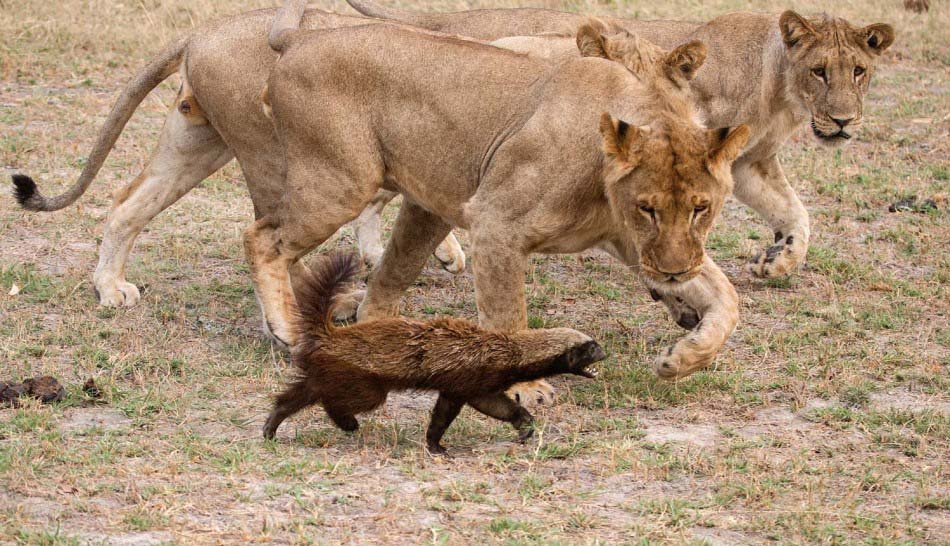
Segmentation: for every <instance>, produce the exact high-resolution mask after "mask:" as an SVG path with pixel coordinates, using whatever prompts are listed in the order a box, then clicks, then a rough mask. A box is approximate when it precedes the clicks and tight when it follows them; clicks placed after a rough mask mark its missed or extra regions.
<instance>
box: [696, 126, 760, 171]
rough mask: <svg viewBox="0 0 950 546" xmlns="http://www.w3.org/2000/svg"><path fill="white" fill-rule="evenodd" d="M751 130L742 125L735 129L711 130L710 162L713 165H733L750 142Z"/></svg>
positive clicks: (708, 133) (709, 136) (709, 134)
mask: <svg viewBox="0 0 950 546" xmlns="http://www.w3.org/2000/svg"><path fill="white" fill-rule="evenodd" d="M751 132H752V131H751V130H750V129H749V126H748V125H740V126H738V127H736V128H735V129H732V130H729V129H710V130H709V131H708V132H707V135H708V138H709V142H710V146H709V162H710V163H713V164H722V163H726V164H729V163H732V162H733V161H735V160H736V158H737V157H739V154H740V153H742V148H744V147H745V145H746V143H747V142H749V135H750V134H751Z"/></svg>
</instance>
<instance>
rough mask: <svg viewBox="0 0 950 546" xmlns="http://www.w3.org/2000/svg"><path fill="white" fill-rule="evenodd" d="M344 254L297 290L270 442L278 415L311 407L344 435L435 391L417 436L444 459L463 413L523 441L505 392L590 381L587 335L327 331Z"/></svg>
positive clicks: (598, 354) (525, 427)
mask: <svg viewBox="0 0 950 546" xmlns="http://www.w3.org/2000/svg"><path fill="white" fill-rule="evenodd" d="M357 263H358V262H357V259H356V256H355V255H353V254H334V255H331V256H330V257H329V258H328V259H324V260H322V262H321V263H320V264H319V265H318V266H316V267H315V268H314V270H313V272H312V274H311V275H309V276H308V277H307V278H305V279H303V282H301V283H300V286H298V287H297V302H298V306H299V310H298V312H297V316H296V317H295V321H294V324H293V328H294V329H295V330H296V332H295V333H296V336H295V339H296V340H297V343H296V344H295V345H294V347H293V350H292V353H291V354H292V360H293V364H294V366H295V367H296V368H297V371H298V375H297V377H296V378H295V379H294V380H293V381H292V382H291V383H290V385H288V386H287V388H286V390H284V391H283V392H282V393H281V394H279V395H278V396H277V398H276V400H275V403H274V408H273V410H272V411H271V414H270V416H269V417H268V419H267V423H266V424H265V425H264V437H265V438H273V437H274V435H275V433H276V432H277V427H279V426H280V424H281V423H282V422H283V421H284V419H286V418H287V417H289V416H291V415H293V414H294V413H297V412H298V411H300V410H301V409H303V408H305V407H307V406H311V405H313V404H320V405H321V406H323V409H324V410H326V412H327V415H328V416H329V417H330V419H331V420H332V421H333V422H334V424H336V425H337V426H338V427H340V428H341V429H343V430H346V431H354V430H356V429H357V428H359V422H358V421H357V420H356V414H358V413H363V412H367V411H370V410H373V409H375V408H377V407H379V406H380V405H382V404H383V402H385V401H386V395H387V394H388V393H389V392H390V391H393V390H408V389H413V390H434V391H438V392H439V398H438V400H437V401H436V404H435V407H434V408H433V410H432V421H431V422H430V423H429V428H428V430H427V432H426V443H427V446H428V448H429V451H431V452H433V453H444V452H445V449H444V448H443V447H442V445H441V444H440V443H439V442H440V440H441V439H442V435H443V434H444V433H445V430H446V429H447V428H448V427H449V425H450V424H451V423H452V421H453V420H454V419H455V417H456V416H457V415H458V414H459V411H461V409H462V406H463V405H465V404H468V405H470V406H472V407H473V408H475V409H476V410H478V411H480V412H481V413H484V414H485V415H488V416H490V417H494V418H496V419H500V420H502V421H507V422H509V423H511V424H512V426H514V427H515V428H516V429H517V430H518V431H519V439H520V440H522V441H524V440H526V439H527V438H528V437H530V436H531V433H532V432H533V428H532V426H531V425H532V422H533V418H532V417H531V414H530V413H528V411H527V410H525V409H524V408H522V407H521V406H519V405H518V404H517V403H515V402H514V401H513V400H512V399H511V398H508V396H507V395H506V394H505V393H504V391H505V390H506V389H508V388H509V387H511V386H512V385H514V384H515V383H519V382H522V381H530V380H535V379H541V378H545V377H549V376H552V375H557V374H562V373H571V374H575V375H580V376H583V377H595V376H596V374H597V372H596V370H595V369H593V368H591V367H590V366H591V364H593V363H595V362H598V361H600V360H603V359H604V358H605V357H606V354H605V353H604V350H603V349H602V348H601V346H600V345H599V344H598V343H597V342H596V341H594V340H593V339H591V338H590V337H589V336H587V335H585V334H582V333H581V332H578V331H576V330H572V329H569V328H552V329H543V330H526V331H522V332H517V333H513V334H505V333H501V332H493V331H489V330H485V329H483V328H479V327H478V326H476V325H475V324H473V323H471V322H468V321H465V320H458V319H453V318H439V319H435V320H430V321H419V320H411V319H407V318H387V319H382V320H375V321H370V322H361V323H357V324H354V325H351V326H346V327H336V326H334V325H333V322H332V315H331V313H332V304H333V298H334V297H335V296H336V295H337V294H338V293H340V291H341V289H342V288H343V286H344V285H345V284H346V283H347V282H348V281H349V280H350V279H351V278H352V276H353V275H354V274H355V273H356V270H357V267H358V265H357Z"/></svg>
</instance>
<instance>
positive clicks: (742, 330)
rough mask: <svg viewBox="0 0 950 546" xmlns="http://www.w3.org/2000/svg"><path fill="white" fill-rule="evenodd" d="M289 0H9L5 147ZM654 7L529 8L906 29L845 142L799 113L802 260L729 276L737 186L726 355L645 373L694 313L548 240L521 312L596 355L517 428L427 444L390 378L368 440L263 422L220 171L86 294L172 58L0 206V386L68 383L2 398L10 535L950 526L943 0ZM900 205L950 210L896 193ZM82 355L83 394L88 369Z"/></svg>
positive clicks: (254, 316) (442, 278)
mask: <svg viewBox="0 0 950 546" xmlns="http://www.w3.org/2000/svg"><path fill="white" fill-rule="evenodd" d="M274 4H276V1H275V2H266V1H262V0H253V1H252V2H238V1H236V0H190V1H188V2H186V1H183V0H170V1H165V2H159V1H157V0H141V1H138V0H137V1H134V2H121V3H118V2H107V1H105V0H85V1H78V0H63V1H61V2H37V1H35V0H0V27H2V28H3V29H4V32H3V33H2V35H0V124H2V131H0V167H3V169H4V171H5V172H13V171H22V172H25V173H30V174H32V175H35V176H37V178H38V180H40V181H41V183H42V184H43V187H44V188H46V189H47V190H48V191H50V193H53V190H54V189H55V188H63V187H65V185H66V184H68V183H71V182H72V180H73V179H74V178H75V176H76V175H77V174H78V169H79V167H80V166H81V165H82V162H83V161H84V158H85V156H86V154H87V153H88V149H89V147H90V146H91V144H92V141H93V139H94V136H95V133H96V131H97V130H98V127H99V124H100V123H101V122H102V120H103V119H104V117H105V115H106V113H107V111H108V108H109V107H110V105H111V102H112V100H113V97H114V95H115V92H116V89H117V88H118V87H119V86H122V85H124V84H125V83H126V81H127V80H128V78H129V77H130V76H131V74H132V73H133V72H134V70H136V69H137V68H138V67H140V66H141V65H142V64H143V63H144V62H145V60H146V59H148V58H149V56H150V55H151V54H154V53H155V52H157V51H158V50H159V49H160V47H161V46H162V45H163V44H164V43H166V42H167V41H169V40H170V39H172V38H173V37H175V36H177V35H179V34H181V33H183V32H187V31H188V30H189V29H191V28H193V27H194V26H195V25H197V24H200V23H202V22H204V21H208V20H210V19H212V18H214V17H219V16H224V15H228V14H233V13H238V12H240V11H242V10H246V9H251V8H255V7H261V6H270V5H274ZM653 4H658V3H647V2H632V3H620V4H597V3H593V2H591V3H583V2H581V3H569V2H565V3H560V2H556V1H552V2H548V3H547V4H546V6H547V7H555V8H560V9H568V10H577V11H583V12H589V13H614V14H621V15H625V16H639V17H648V18H653V17H660V18H680V19H707V18H709V17H712V16H714V15H717V14H721V13H725V12H729V11H733V10H737V9H755V10H770V11H780V10H782V9H784V8H786V7H794V8H796V9H798V10H800V11H802V12H806V13H809V12H818V11H830V12H833V13H835V14H837V15H841V16H845V17H848V18H850V19H852V20H853V21H861V22H863V23H871V22H878V21H883V22H889V23H891V24H893V25H894V26H895V27H896V29H897V32H898V40H897V43H896V45H895V46H894V47H893V48H892V50H891V51H890V52H889V53H888V54H887V56H886V58H885V59H884V61H883V65H882V66H881V68H880V70H879V71H878V72H877V74H876V75H875V81H874V82H873V84H872V89H871V93H870V95H869V97H868V100H867V103H866V106H865V117H866V122H865V126H864V128H863V129H862V130H861V132H860V134H859V135H858V136H857V138H856V139H855V141H854V142H853V143H852V144H851V145H850V146H849V147H848V148H846V149H842V150H827V149H823V148H819V147H818V146H817V145H816V144H815V143H814V142H813V141H812V140H811V138H810V137H809V136H808V135H805V134H802V135H800V136H799V137H797V138H795V139H794V141H792V142H790V143H789V146H788V150H787V152H785V153H784V156H783V162H784V165H785V168H786V172H787V174H788V175H789V178H790V179H791V180H792V181H793V184H794V185H795V186H796V188H798V191H799V192H800V194H801V196H802V198H803V200H804V201H805V203H806V204H807V206H808V208H809V210H810V211H811V214H812V221H813V233H814V235H813V242H812V248H811V251H810V253H809V256H808V264H807V266H806V267H805V268H804V269H803V270H802V271H800V272H798V273H796V274H795V275H793V276H792V277H790V278H788V279H782V280H777V281H770V282H762V281H758V280H754V279H750V278H749V277H746V276H744V275H743V274H742V272H741V270H742V264H743V263H744V262H745V260H746V259H747V258H748V257H749V256H750V255H751V254H752V253H753V252H755V251H756V250H758V249H760V248H762V247H763V246H765V245H766V244H767V243H768V242H769V241H770V240H771V234H770V233H769V232H768V229H767V228H766V227H765V226H764V225H763V224H762V223H761V222H759V221H758V220H757V219H756V218H755V217H754V216H753V215H752V213H751V212H750V211H749V210H748V209H746V208H744V207H743V206H741V205H739V204H737V203H735V202H732V203H730V204H729V206H728V207H727V210H726V211H725V213H724V215H723V218H722V220H721V221H720V222H719V225H718V227H717V229H716V232H715V234H714V236H713V237H711V239H710V245H709V247H710V252H712V254H713V255H714V257H715V258H716V260H717V261H718V262H719V263H720V264H722V265H723V267H724V269H725V270H726V271H727V273H728V274H729V275H730V277H731V278H732V280H733V281H734V283H735V284H736V286H737V288H738V290H739V292H740V294H741V298H742V322H741V323H740V325H739V328H738V330H737V331H736V333H735V334H734V336H733V337H732V339H731V340H730V342H729V344H728V346H727V347H726V350H725V351H724V352H723V353H722V354H721V355H720V357H719V358H718V360H717V361H716V364H715V366H714V367H713V368H712V369H709V370H707V371H704V372H701V373H698V374H696V375H695V376H693V377H691V378H689V379H687V380H685V381H682V382H679V383H676V384H668V383H664V382H661V381H658V380H657V379H655V378H654V377H653V375H652V374H651V373H650V372H649V370H648V368H647V365H648V363H649V362H650V360H651V359H652V357H653V354H654V352H655V351H656V350H657V348H658V347H660V346H662V345H664V344H667V343H669V342H670V341H671V340H672V339H675V337H677V336H679V335H680V331H679V330H678V328H677V327H676V326H675V325H674V324H673V323H672V322H671V321H670V320H669V319H668V318H667V317H666V316H665V314H664V312H663V310H662V308H661V307H660V306H659V305H657V304H654V303H653V302H652V301H651V300H650V299H649V297H648V295H647V294H646V293H645V291H644V290H643V289H642V288H641V286H640V284H639V283H638V282H637V281H636V279H635V277H634V275H633V274H632V273H630V272H629V271H627V270H626V269H625V268H623V267H621V266H620V265H619V264H617V263H615V262H612V261H611V260H610V259H609V258H607V257H606V256H603V255H600V254H597V253H588V254H585V255H583V256H580V257H578V256H552V257H538V258H536V259H535V260H534V262H533V268H532V271H531V272H530V274H529V277H528V279H527V283H528V293H529V296H530V314H531V317H532V325H534V326H541V325H558V326H572V327H575V328H579V329H582V330H585V331H587V332H590V333H591V334H592V335H594V336H595V337H597V338H598V339H600V340H601V341H602V342H603V343H604V345H605V346H606V348H607V349H608V352H609V353H611V357H610V358H609V360H608V361H607V362H606V363H605V365H603V366H602V367H601V368H602V372H603V373H602V375H601V377H600V378H599V379H598V380H597V381H581V380H562V381H559V382H558V383H557V386H558V389H559V396H558V402H557V405H555V406H554V407H550V408H544V409H541V410H539V411H538V412H537V417H538V419H539V423H540V428H539V431H538V434H537V435H536V438H535V439H534V440H533V441H532V442H530V443H529V444H527V445H524V446H522V445H519V444H516V443H514V442H513V440H514V434H513V432H512V431H511V430H510V429H508V428H506V427H505V426H502V425H500V424H498V423H496V422H492V421H488V420H486V419H484V418H482V417H481V416H478V415H476V414H474V413H473V412H471V411H470V410H465V411H464V412H463V414H462V416H461V418H460V420H459V421H457V422H456V424H455V425H454V426H453V428H452V429H450V431H449V434H448V436H447V438H446V444H447V445H448V446H449V448H450V452H451V454H452V455H453V457H452V458H451V459H448V460H444V459H433V458H431V457H429V456H428V455H426V454H425V451H424V449H423V447H422V444H421V439H422V431H423V428H422V427H423V426H424V424H425V422H426V420H427V409H428V407H429V404H430V402H431V398H430V397H429V396H427V395H419V394H405V395H399V396H394V397H392V398H391V400H390V402H389V403H388V404H387V405H386V407H385V408H383V409H381V410H380V411H378V412H376V413H375V414H373V415H370V416H367V417H366V418H365V419H363V427H362V428H361V430H360V431H359V432H358V433H357V434H354V435H348V434H345V433H342V432H340V431H338V430H336V429H334V428H333V427H332V426H331V425H330V423H329V422H328V420H327V419H326V418H325V416H324V415H323V414H322V413H321V412H319V411H313V412H309V413H304V414H301V415H299V416H297V417H295V418H293V419H292V420H291V421H289V422H288V423H287V424H286V425H285V428H284V429H282V430H281V434H280V437H279V441H277V442H264V441H263V440H262V439H261V425H262V423H263V417H264V415H265V414H266V412H267V410H268V403H269V396H270V395H271V394H273V393H274V392H275V391H276V390H277V389H278V388H279V385H280V381H281V378H282V375H283V374H284V373H285V372H286V370H287V366H286V362H285V359H284V357H283V356H282V355H281V354H280V353H279V352H276V351H275V350H274V349H272V348H271V346H270V345H269V344H268V343H267V342H266V341H264V340H263V339H262V336H261V333H260V329H259V314H258V311H257V307H256V304H255V302H254V297H253V292H252V289H251V286H250V282H249V278H248V273H247V267H246V265H245V262H244V259H243V256H242V252H241V245H240V238H239V236H240V230H241V229H242V228H243V227H244V226H245V225H246V224H247V223H248V222H249V219H250V218H251V206H250V202H249V200H248V198H247V194H246V190H245V189H244V186H243V181H242V179H241V176H240V173H239V171H238V170H237V169H236V168H235V167H234V165H231V166H229V167H227V168H225V169H224V170H223V171H222V172H220V173H218V174H217V175H215V176H214V177H213V178H211V179H209V180H207V181H206V182H205V183H204V184H203V185H202V186H200V187H199V188H198V189H196V190H195V191H193V192H192V193H191V194H189V195H188V196H186V197H185V198H184V199H182V201H181V202H179V203H178V204H177V205H175V206H174V207H173V208H172V209H171V210H169V211H168V212H166V213H165V214H163V215H161V216H160V217H159V218H157V219H156V220H155V221H154V222H153V223H152V224H151V225H150V226H149V227H148V230H147V232H146V233H144V234H143V235H142V236H141V237H140V239H139V242H138V245H137V247H136V249H135V251H134V254H133V259H132V261H131V263H130V265H129V275H128V276H129V280H130V281H131V282H134V283H137V284H138V286H139V287H144V298H143V301H142V302H141V303H140V304H139V305H138V306H137V307H135V308H132V309H128V310H125V309H123V310H111V309H102V308H99V307H97V305H96V301H95V297H94V295H93V291H92V283H91V273H92V270H93V268H94V266H95V260H96V247H97V241H98V237H99V236H100V234H101V223H102V220H103V219H104V217H105V215H106V213H107V211H108V208H109V205H110V199H111V192H112V191H114V190H116V189H118V188H120V187H122V186H123V185H124V184H126V183H127V181H129V180H130V179H131V178H132V177H133V176H134V175H135V174H137V173H138V171H139V170H140V169H141V168H142V167H143V165H144V161H145V160H146V158H147V157H148V152H149V151H150V149H151V148H152V146H154V144H155V141H156V137H157V134H158V131H159V128H160V125H161V123H162V119H163V117H164V114H165V110H166V108H167V106H168V105H169V104H170V103H171V99H172V98H173V92H174V91H173V90H174V89H175V87H176V85H177V82H176V81H174V78H172V79H171V80H169V82H167V83H166V84H164V85H163V86H162V88H161V89H160V90H159V91H157V92H156V93H154V94H153V95H152V96H151V97H150V98H149V99H148V100H147V101H146V102H145V104H144V105H143V107H142V109H141V110H140V111H139V112H138V113H137V114H136V116H135V117H134V118H133V120H132V121H131V123H130V124H129V126H128V127H127V129H126V132H125V134H124V135H123V136H122V138H121V139H120V141H119V143H118V147H117V149H116V150H115V151H114V152H113V153H112V155H111V156H110V158H109V160H108V163H107V165H106V167H105V168H104V169H103V172H102V173H101V174H100V176H99V179H98V181H97V182H96V184H95V185H94V186H93V187H92V189H91V190H90V192H89V193H88V194H87V195H86V196H85V197H84V198H83V199H82V200H81V202H80V204H79V205H78V206H73V207H70V208H68V209H67V210H64V211H62V212H59V213H55V214H49V215H37V214H25V213H23V212H21V211H19V210H17V208H16V207H15V205H14V203H13V200H12V199H11V198H3V199H0V371H2V373H0V380H6V379H18V380H21V379H23V378H26V377H31V376H34V375H42V374H50V375H54V376H56V377H58V378H59V379H60V380H61V381H63V382H64V383H65V384H67V385H68V387H67V390H68V395H67V398H66V400H65V401H63V402H59V403H57V404H55V405H52V406H43V405H40V404H38V403H33V402H26V403H24V405H22V406H21V407H20V408H17V409H13V408H8V409H0V543H3V544H8V543H10V544H115V545H146V544H159V543H162V544H215V543H227V544H246V543H282V544H291V543H293V544H297V543H363V542H365V543H447V544H460V543H468V542H490V543H512V544H521V543H544V544H548V543H565V544H568V543H570V544H574V543H591V544H593V543H643V544H646V543H691V544H701V543H705V544H723V545H735V544H762V543H790V544H795V543H831V544H855V543H867V544H950V512H948V510H950V487H948V485H947V484H948V483H950V479H948V478H950V475H948V474H950V472H948V470H950V469H948V464H950V458H948V447H950V422H948V410H950V394H948V392H950V388H948V387H950V384H948V376H947V365H948V361H950V330H948V308H950V305H948V289H947V287H948V281H950V269H948V261H950V253H948V250H950V223H948V215H947V208H948V207H950V203H948V201H947V200H946V195H947V192H948V185H950V183H948V180H950V146H948V137H950V134H948V132H950V73H948V65H950V31H948V26H950V18H948V16H947V8H948V6H947V5H946V4H945V3H940V2H937V3H934V4H933V5H932V9H931V11H930V12H929V13H928V14H921V15H917V14H912V13H909V12H905V11H904V10H903V8H902V7H901V3H900V2H899V1H897V0H871V1H868V2H856V1H849V0H845V1H842V2H816V1H806V2H799V3H797V4H795V5H794V6H790V5H789V4H783V3H780V2H776V1H775V0H755V1H738V0H714V1H712V2H703V3H699V2H694V1H687V0H675V1H673V2H667V3H660V4H662V5H661V6H654V5H653ZM320 5H321V6H322V7H325V8H330V9H337V10H340V11H346V10H347V9H348V8H347V7H346V6H345V5H343V4H341V3H339V2H328V3H321V4H320ZM402 5H406V4H402ZM409 5H410V6H411V4H409ZM471 5H472V6H513V5H515V3H514V2H507V1H500V2H496V1H494V0H487V1H485V2H473V3H472V4H471ZM524 5H527V4H524ZM415 7H417V8H419V9H432V10H445V9H464V8H466V7H468V6H467V5H466V4H464V3H462V2H457V1H451V2H444V1H442V2H433V3H431V4H421V3H420V4H418V5H416V6H415ZM7 183H8V182H4V184H7ZM908 196H917V197H918V198H919V199H925V198H936V199H937V202H938V207H939V209H938V210H937V211H930V212H924V213H915V212H901V213H889V212H888V205H889V204H890V203H893V202H895V201H897V200H899V199H901V198H905V197H908ZM391 212H392V211H390V213H391ZM390 216H391V214H390ZM462 240H463V244H464V242H465V238H464V234H462ZM334 244H335V245H337V246H350V245H352V238H351V237H350V236H349V235H347V234H344V235H343V236H342V237H341V238H340V239H339V240H338V241H336V242H335V243H334ZM471 281H472V279H471V273H470V272H466V273H464V274H463V275H461V276H458V277H454V276H451V275H450V274H448V273H445V272H443V271H441V270H438V269H436V268H435V267H430V268H429V269H428V270H427V271H426V272H425V274H424V275H423V276H422V277H421V278H420V279H419V281H418V282H417V283H416V285H415V286H414V287H413V288H412V289H411V292H410V293H409V294H408V296H407V298H406V300H405V312H406V313H407V314H409V315H412V316H418V317H424V316H430V315H439V314H448V315H454V316H460V317H467V318H474V317H475V310H474V301H473V288H472V282H471ZM14 284H15V285H17V286H18V287H19V288H20V292H19V294H17V295H15V296H10V295H7V294H8V293H9V292H10V290H11V287H12V286H13V285H14ZM90 377H92V378H95V380H96V382H97V383H98V384H99V385H100V387H101V388H102V390H103V393H104V396H103V397H102V398H101V399H100V400H94V399H92V398H91V397H89V396H88V395H86V394H84V393H83V391H82V390H81V385H82V384H83V382H84V381H85V380H86V379H87V378H90Z"/></svg>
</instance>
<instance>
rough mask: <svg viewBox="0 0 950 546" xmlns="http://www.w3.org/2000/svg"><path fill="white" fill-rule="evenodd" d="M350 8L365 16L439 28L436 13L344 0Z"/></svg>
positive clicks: (366, 0) (361, 0)
mask: <svg viewBox="0 0 950 546" xmlns="http://www.w3.org/2000/svg"><path fill="white" fill-rule="evenodd" d="M346 3H347V4H349V5H350V7H351V8H353V9H355V10H356V11H358V12H360V13H361V14H363V15H366V16H367V17H375V18H377V19H387V20H389V21H398V22H400V23H406V24H409V25H415V26H418V27H422V28H425V29H429V30H439V29H438V26H439V21H438V16H439V15H441V14H436V13H432V14H429V13H419V12H415V11H409V10H403V9H396V8H387V7H385V6H381V5H379V4H377V3H376V2H372V1H371V0H346Z"/></svg>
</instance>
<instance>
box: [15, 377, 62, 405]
mask: <svg viewBox="0 0 950 546" xmlns="http://www.w3.org/2000/svg"><path fill="white" fill-rule="evenodd" d="M24 395H25V396H31V397H33V398H36V399H38V400H39V401H40V402H42V403H44V404H52V403H53V402H59V401H60V400H62V399H63V398H66V389H65V388H63V385H62V384H60V382H59V381H58V380H57V379H56V378H55V377H52V376H49V375H42V376H37V377H33V378H31V379H27V380H26V381H24V382H23V383H19V384H17V383H14V382H9V381H6V382H0V404H7V405H10V406H13V407H14V408H16V407H19V406H20V397H21V396H24Z"/></svg>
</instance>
